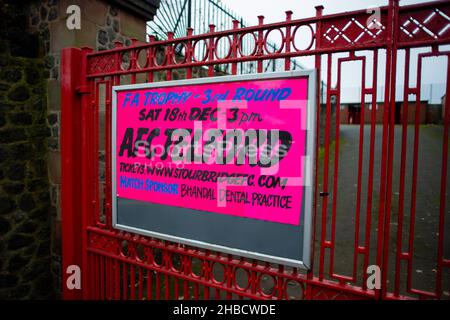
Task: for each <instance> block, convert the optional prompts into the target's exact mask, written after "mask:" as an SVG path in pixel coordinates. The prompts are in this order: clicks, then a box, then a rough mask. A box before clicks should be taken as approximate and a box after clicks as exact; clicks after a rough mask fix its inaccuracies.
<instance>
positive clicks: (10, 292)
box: [0, 0, 158, 299]
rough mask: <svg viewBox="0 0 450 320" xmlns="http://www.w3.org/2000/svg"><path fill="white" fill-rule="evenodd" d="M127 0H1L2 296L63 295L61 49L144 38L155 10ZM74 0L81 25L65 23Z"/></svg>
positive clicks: (99, 46) (109, 45)
mask: <svg viewBox="0 0 450 320" xmlns="http://www.w3.org/2000/svg"><path fill="white" fill-rule="evenodd" d="M137 2H138V1H137ZM137 2H136V1H135V2H133V3H137ZM157 2H158V1H153V2H151V3H150V2H148V5H149V6H150V5H154V3H157ZM125 4H127V5H129V3H128V2H127V1H112V0H111V1H109V0H42V1H40V0H39V1H37V0H27V1H17V2H12V1H6V0H0V9H1V18H2V19H0V25H1V27H2V28H1V30H0V44H1V46H0V49H1V50H0V54H1V55H2V56H1V69H0V104H1V107H0V299H2V298H50V297H59V294H60V292H61V284H60V279H61V203H60V199H61V197H60V190H61V164H60V119H61V93H60V92H61V84H60V81H61V80H60V79H61V74H60V73H61V70H60V56H61V50H62V49H63V48H65V47H78V48H81V47H91V48H93V49H94V50H105V49H110V48H112V47H113V46H114V45H115V43H116V42H117V41H119V42H122V43H123V45H130V44H131V41H132V39H136V40H137V41H145V39H146V20H150V18H151V17H150V16H151V15H152V14H154V11H153V12H146V14H145V15H144V16H143V15H142V14H141V15H136V14H133V13H132V12H130V9H129V8H126V5H125ZM70 5H78V6H79V7H80V9H81V30H69V29H68V28H67V27H66V19H67V17H68V14H67V13H66V11H67V7H68V6H70ZM155 10H156V9H155Z"/></svg>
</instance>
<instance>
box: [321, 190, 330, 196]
mask: <svg viewBox="0 0 450 320" xmlns="http://www.w3.org/2000/svg"><path fill="white" fill-rule="evenodd" d="M329 195H330V193H329V192H324V191H321V192H320V193H319V196H321V197H328V196H329Z"/></svg>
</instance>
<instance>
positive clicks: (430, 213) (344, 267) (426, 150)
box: [315, 125, 450, 298]
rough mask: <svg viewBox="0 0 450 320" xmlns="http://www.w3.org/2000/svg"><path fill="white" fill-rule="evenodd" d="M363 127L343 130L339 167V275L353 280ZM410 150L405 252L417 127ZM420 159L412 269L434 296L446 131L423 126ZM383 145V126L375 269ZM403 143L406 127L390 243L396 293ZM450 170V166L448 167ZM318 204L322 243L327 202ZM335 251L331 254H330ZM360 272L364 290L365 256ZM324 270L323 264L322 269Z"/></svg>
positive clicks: (449, 222)
mask: <svg viewBox="0 0 450 320" xmlns="http://www.w3.org/2000/svg"><path fill="white" fill-rule="evenodd" d="M359 130H360V129H359V125H341V126H340V143H339V160H338V162H339V165H338V169H339V170H338V185H337V205H336V238H335V242H336V247H335V253H334V264H335V266H334V272H335V273H338V274H343V275H347V276H350V275H351V272H352V263H353V248H354V241H355V216H356V214H355V213H356V200H357V190H358V159H359V136H360V134H359ZM407 131H408V134H407V149H406V155H407V158H406V166H405V168H406V170H405V200H404V217H405V218H404V224H403V250H404V251H407V250H408V237H409V225H410V215H411V188H412V176H413V147H414V126H408V130H407ZM419 136H420V138H419V157H418V170H417V191H416V218H415V231H414V255H413V264H412V276H413V277H412V280H413V281H412V286H413V287H414V288H416V289H421V290H434V288H435V278H436V271H437V266H436V261H437V239H438V238H437V236H438V226H439V221H438V219H439V201H440V183H441V162H442V141H443V127H442V126H421V127H420V130H419ZM381 142H382V126H381V125H380V126H377V127H376V131H375V148H374V157H375V158H374V171H373V194H372V197H373V203H372V209H371V212H372V219H371V234H370V261H369V264H375V261H376V260H375V259H376V241H377V223H378V205H379V190H380V169H381V168H380V163H381ZM401 143H402V127H401V126H396V128H395V138H394V144H395V147H394V149H395V153H394V170H393V176H392V179H393V192H392V206H391V221H390V228H391V232H390V241H389V270H388V279H389V288H390V291H391V290H392V288H393V283H394V272H393V270H394V268H395V254H396V250H397V248H396V243H397V240H396V239H397V230H398V221H397V219H398V213H399V209H398V207H399V185H400V178H401V177H400V163H401ZM334 147H335V145H334V144H333V145H331V148H330V163H329V170H330V172H329V191H330V196H329V197H328V198H329V199H328V214H327V231H328V232H327V237H326V238H327V239H330V238H331V236H330V235H331V233H330V231H331V208H332V203H333V196H335V195H333V171H334ZM369 147H370V125H366V126H365V127H364V148H363V167H362V176H361V185H362V188H361V208H360V214H361V217H360V219H361V221H360V236H359V239H360V240H359V245H361V246H362V245H364V237H365V228H364V226H365V223H366V213H367V197H368V192H367V190H368V176H369V155H370V148H369ZM320 162H321V165H320V166H319V181H320V183H319V191H320V190H322V185H323V157H321V159H320ZM448 166H449V170H450V163H449V164H448ZM449 177H450V173H449V174H448V175H447V177H444V178H445V179H446V181H447V188H450V183H449V181H450V179H449ZM449 191H450V190H447V196H446V224H445V230H446V231H447V235H446V236H445V241H444V242H445V256H446V257H447V258H449V257H450V200H449V199H450V196H449V195H448V194H449ZM322 201H323V200H321V201H319V203H318V214H317V222H318V223H317V227H318V228H317V229H316V232H317V237H316V239H318V240H320V232H321V231H320V226H321V224H320V221H321V216H322V214H321V213H322V203H323V202H322ZM318 248H319V247H318V243H317V242H316V261H319V260H318V258H319V256H318V251H319V249H318ZM327 251H329V250H327ZM357 261H358V268H357V269H358V270H359V271H360V272H359V279H360V281H359V282H358V284H361V279H362V277H361V271H362V270H361V269H362V265H363V258H362V255H359V257H358V260H357ZM315 266H316V268H318V263H316V265H315ZM325 266H326V272H328V270H329V269H328V266H329V253H327V254H326V262H325ZM406 270H407V264H406V263H403V264H402V269H401V283H402V291H404V290H405V281H406V276H407V272H406ZM444 271H445V272H444V273H443V279H444V281H443V283H442V285H443V291H444V298H445V296H446V297H447V298H449V297H448V294H449V291H450V280H449V279H450V273H449V271H448V270H445V269H444Z"/></svg>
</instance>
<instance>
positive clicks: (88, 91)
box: [75, 86, 91, 94]
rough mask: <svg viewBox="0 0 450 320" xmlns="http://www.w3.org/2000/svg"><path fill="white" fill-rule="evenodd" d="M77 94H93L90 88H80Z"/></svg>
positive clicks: (76, 89)
mask: <svg viewBox="0 0 450 320" xmlns="http://www.w3.org/2000/svg"><path fill="white" fill-rule="evenodd" d="M75 92H76V93H77V94H87V93H91V90H90V88H89V86H78V87H76V88H75Z"/></svg>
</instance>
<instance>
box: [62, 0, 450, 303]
mask: <svg viewBox="0 0 450 320" xmlns="http://www.w3.org/2000/svg"><path fill="white" fill-rule="evenodd" d="M316 10H317V14H316V16H315V17H311V18H307V19H299V20H292V19H291V17H292V12H286V21H283V22H280V23H274V24H264V18H263V17H259V25H258V26H254V27H247V28H243V29H240V28H238V22H237V21H236V22H235V23H234V26H235V27H234V29H232V30H228V31H218V32H215V27H214V25H211V26H210V32H209V33H207V34H201V35H193V34H192V30H188V36H186V37H183V38H178V39H174V38H173V35H172V34H169V35H168V40H165V41H156V40H155V39H150V42H149V43H145V44H142V43H137V42H134V43H133V44H132V45H131V46H129V47H122V46H121V44H117V46H116V48H115V49H113V50H108V51H102V52H93V51H92V50H91V49H89V48H83V49H76V48H68V49H64V50H63V52H62V136H61V146H62V147H61V148H62V180H63V183H62V214H63V287H64V289H63V290H64V291H63V293H64V297H65V298H67V299H71V298H84V299H139V300H142V299H180V298H183V299H224V298H226V299H232V298H239V299H242V298H251V299H290V298H297V299H380V298H383V299H403V298H449V296H448V295H449V291H450V283H448V282H449V281H450V280H449V279H450V271H449V269H450V260H449V259H450V258H449V255H448V250H449V240H448V238H449V237H450V235H449V234H448V233H449V232H448V231H449V230H448V225H449V219H448V218H449V217H448V215H449V210H450V204H449V200H448V199H449V198H450V197H449V196H448V192H449V191H448V184H449V183H448V182H449V180H450V179H449V173H448V162H449V158H448V149H449V132H448V131H449V122H450V106H449V102H448V100H446V99H444V101H445V102H444V103H443V110H444V111H443V112H442V115H443V120H442V124H441V125H440V126H437V127H436V128H435V127H432V128H431V129H430V128H428V127H424V126H422V124H421V123H420V112H421V111H420V109H421V92H422V90H421V79H422V78H421V77H422V66H423V64H424V63H425V62H426V61H428V60H426V59H428V58H430V57H444V58H447V59H448V58H449V56H450V51H447V50H446V47H445V45H446V44H450V3H449V2H447V1H438V2H429V3H424V4H420V5H412V6H402V7H400V6H399V4H398V1H392V0H391V1H390V2H389V5H388V6H385V7H381V8H379V11H373V12H369V13H368V12H367V11H366V10H361V11H354V12H347V13H342V14H333V15H322V10H323V8H322V7H316ZM371 13H372V14H373V13H375V15H371ZM378 13H379V14H378ZM274 33H277V34H278V35H279V36H280V38H281V42H282V45H281V47H280V49H279V50H278V51H276V52H273V51H271V50H270V48H267V46H266V45H265V43H266V40H267V39H268V36H269V35H270V34H272V35H273V34H274ZM244 38H245V39H246V41H247V42H248V41H249V40H248V39H250V41H253V43H254V49H253V51H252V52H243V50H242V49H241V43H242V42H243V41H244ZM305 38H308V39H310V41H309V43H308V44H303V45H301V42H302V41H304V39H305ZM222 41H225V42H226V43H228V45H229V46H228V47H229V50H228V52H226V53H225V54H223V53H219V52H216V50H215V48H216V47H217V46H218V43H219V42H222ZM200 46H201V47H202V48H204V49H205V52H206V54H205V55H204V56H199V54H198V52H200V51H201V50H198V48H199V47H200ZM177 52H182V53H183V54H182V55H180V54H177ZM293 57H300V59H303V58H305V59H307V58H308V57H309V58H310V59H313V60H314V61H315V68H317V69H318V70H319V74H320V75H321V77H318V78H319V79H318V83H317V87H318V88H320V87H321V84H323V90H320V92H318V93H317V101H318V106H319V107H320V106H322V108H321V109H320V110H321V112H318V113H317V126H316V127H317V139H318V141H317V143H316V145H317V146H318V147H317V150H316V160H315V161H316V162H315V163H316V166H315V168H316V169H315V170H316V171H315V186H316V187H315V201H314V220H313V226H314V233H313V237H314V238H313V242H312V243H313V248H312V249H313V266H312V268H311V270H310V271H309V272H307V273H304V272H302V271H300V270H297V269H295V268H290V267H286V266H282V265H273V264H269V263H264V262H259V261H255V260H249V259H244V258H241V257H236V256H232V255H226V254H221V253H220V252H212V251H208V250H200V249H198V248H193V247H188V246H184V245H179V244H176V243H169V242H167V241H161V240H158V239H153V238H149V237H144V236H140V235H136V234H131V233H126V232H122V231H118V230H115V229H113V228H112V226H111V175H110V172H111V170H110V166H111V157H110V151H111V133H110V129H111V128H110V119H111V87H112V86H113V85H118V84H124V83H137V82H152V81H157V80H160V79H164V80H171V79H176V78H179V77H185V78H192V77H194V76H198V75H201V74H202V73H205V76H208V77H212V76H216V75H217V72H216V71H217V68H216V67H217V66H221V65H222V66H223V65H228V66H230V70H231V73H232V74H237V73H238V70H239V66H240V64H241V63H248V62H253V63H256V65H257V72H259V73H260V72H264V66H265V63H267V61H268V60H270V59H282V60H283V61H284V67H285V70H290V68H291V59H292V58H293ZM400 58H401V59H402V63H398V61H399V59H400ZM403 61H404V63H403ZM349 63H350V64H357V65H358V66H359V67H358V68H360V69H355V68H353V69H352V70H353V71H352V72H355V70H360V77H361V85H360V89H359V90H360V91H359V97H360V98H359V101H360V103H361V111H360V121H359V124H355V125H353V126H352V127H350V126H344V125H342V124H340V123H339V117H340V109H341V107H340V106H341V98H342V88H343V86H345V84H343V83H342V79H343V78H342V75H343V74H344V73H345V66H346V65H348V64H349ZM449 65H450V64H449V63H447V68H446V69H445V70H444V69H441V70H439V72H442V73H444V74H445V76H446V85H445V93H446V94H448V93H449V90H450V89H449V88H450V85H449V83H450V81H449V76H450V72H449V68H450V67H449ZM400 74H401V75H402V77H403V78H402V79H401V78H400V80H399V77H398V75H400ZM344 75H345V74H344ZM320 78H322V79H320ZM410 78H414V79H413V80H415V83H414V81H412V80H411V79H410ZM380 86H381V87H380ZM399 92H400V96H401V101H403V102H402V106H401V108H402V114H404V116H403V117H402V120H401V121H402V122H401V125H397V126H395V107H396V96H398V95H399ZM396 93H397V95H396ZM380 97H381V98H380ZM411 97H414V99H413V100H411ZM379 100H381V101H383V102H382V103H379ZM408 101H412V102H413V103H412V104H413V105H414V106H415V108H414V112H415V114H414V116H413V117H412V118H413V119H414V121H413V122H414V123H413V124H412V125H410V124H408V116H407V115H408V109H409V108H410V107H409V105H410V104H409V102H408ZM365 105H368V106H369V107H368V109H366V108H365ZM365 109H366V110H365ZM365 111H366V112H365ZM365 113H366V114H365ZM354 128H356V130H354ZM352 130H353V131H352ZM424 130H425V131H424ZM426 130H431V131H433V130H434V131H436V132H438V133H439V136H438V137H436V139H435V138H431V140H430V141H434V142H433V143H437V145H438V147H437V149H436V150H438V152H437V154H434V153H433V154H432V159H434V160H435V162H434V163H433V164H432V166H431V167H430V168H427V170H431V171H432V172H436V174H437V176H436V177H435V178H433V180H432V181H433V183H431V184H430V183H429V181H431V180H427V178H426V177H425V180H424V181H422V180H423V179H424V178H423V177H422V173H421V172H425V171H422V167H421V166H423V165H426V164H427V163H428V162H429V161H428V160H427V159H428V158H426V157H427V155H426V151H424V150H423V145H424V144H427V142H426V141H425V142H422V143H420V137H422V134H426V136H424V137H428V135H429V132H428V131H426ZM350 131H351V132H353V133H351V135H349V136H346V135H347V134H348V132H350ZM434 131H433V132H434ZM349 137H350V138H351V137H356V140H354V141H353V142H352V141H351V140H348V139H349ZM424 139H425V138H424ZM427 139H428V138H427ZM319 140H320V141H319ZM319 142H321V144H320V143H319ZM346 143H347V145H349V144H353V145H355V146H357V147H356V149H355V150H357V152H355V153H354V154H353V155H354V157H349V158H348V159H346V158H345V159H341V158H342V157H343V156H342V154H343V153H341V152H340V151H341V150H340V149H341V148H345V145H346ZM320 145H322V146H323V147H320ZM433 150H434V149H433ZM351 159H353V160H354V165H352V164H351V163H350V161H351ZM424 170H425V169H424ZM433 170H434V171H433ZM427 172H428V171H427ZM347 176H348V178H347ZM343 177H346V178H345V179H355V181H354V184H351V185H350V184H349V183H347V181H344V183H342V182H341V180H342V179H344V178H343ZM421 179H422V180H421ZM418 180H419V181H418ZM426 182H428V183H429V186H428V187H426V185H427V184H426ZM349 186H350V187H353V189H351V188H350V187H349ZM422 186H424V187H425V188H428V189H429V188H435V187H436V186H437V187H436V188H437V189H436V192H432V194H431V196H430V197H432V196H433V195H434V197H435V198H436V199H434V198H433V199H434V200H436V201H435V203H434V202H433V203H434V205H433V207H432V209H433V208H434V211H433V210H431V209H430V210H431V211H429V210H428V209H429V207H427V205H428V204H430V203H432V201H434V200H430V199H431V198H430V199H429V198H426V197H425V195H426V194H428V193H427V192H426V190H425V191H421V190H418V189H421V188H423V187H422ZM349 188H350V189H349ZM428 191H429V190H428ZM418 201H419V202H420V203H419V204H418V203H417V202H418ZM422 202H423V203H422ZM427 208H428V209H427ZM425 212H426V213H427V215H428V216H427V217H428V218H427V220H424V219H422V218H421V219H422V220H418V218H419V216H420V217H421V215H422V214H423V213H425ZM343 231H344V232H343ZM422 233H424V234H425V233H426V234H427V235H428V234H432V235H433V236H432V237H431V236H423V235H422ZM445 233H447V234H445ZM430 237H431V238H430ZM423 239H426V243H422V242H424V240H423ZM421 241H422V242H421ZM430 241H431V242H430ZM430 243H431V244H430ZM444 244H446V245H447V246H445V245H444ZM427 248H428V249H427ZM445 250H447V252H445ZM434 251H435V252H434ZM428 252H432V253H433V254H432V256H431V258H428V260H427V258H426V257H425V258H424V257H423V255H424V254H425V255H426V254H428ZM444 253H446V254H447V255H445V254H444ZM417 263H419V266H421V267H420V268H422V269H420V271H421V272H419V271H418V270H419V269H416V267H415V266H416V265H417ZM69 265H79V266H81V270H82V288H81V290H69V289H67V288H66V286H65V281H66V277H67V275H66V274H65V272H64V270H66V268H67V267H68V266H69ZM370 265H378V266H380V268H381V275H382V276H381V289H374V290H372V289H368V288H367V285H366V280H367V278H368V274H367V273H366V270H367V267H368V266H370ZM425 267H426V268H425ZM428 267H430V268H431V267H432V269H431V270H429V268H428ZM417 276H419V278H420V276H423V277H422V278H423V279H422V280H420V279H419V280H418V281H416V278H417Z"/></svg>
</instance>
